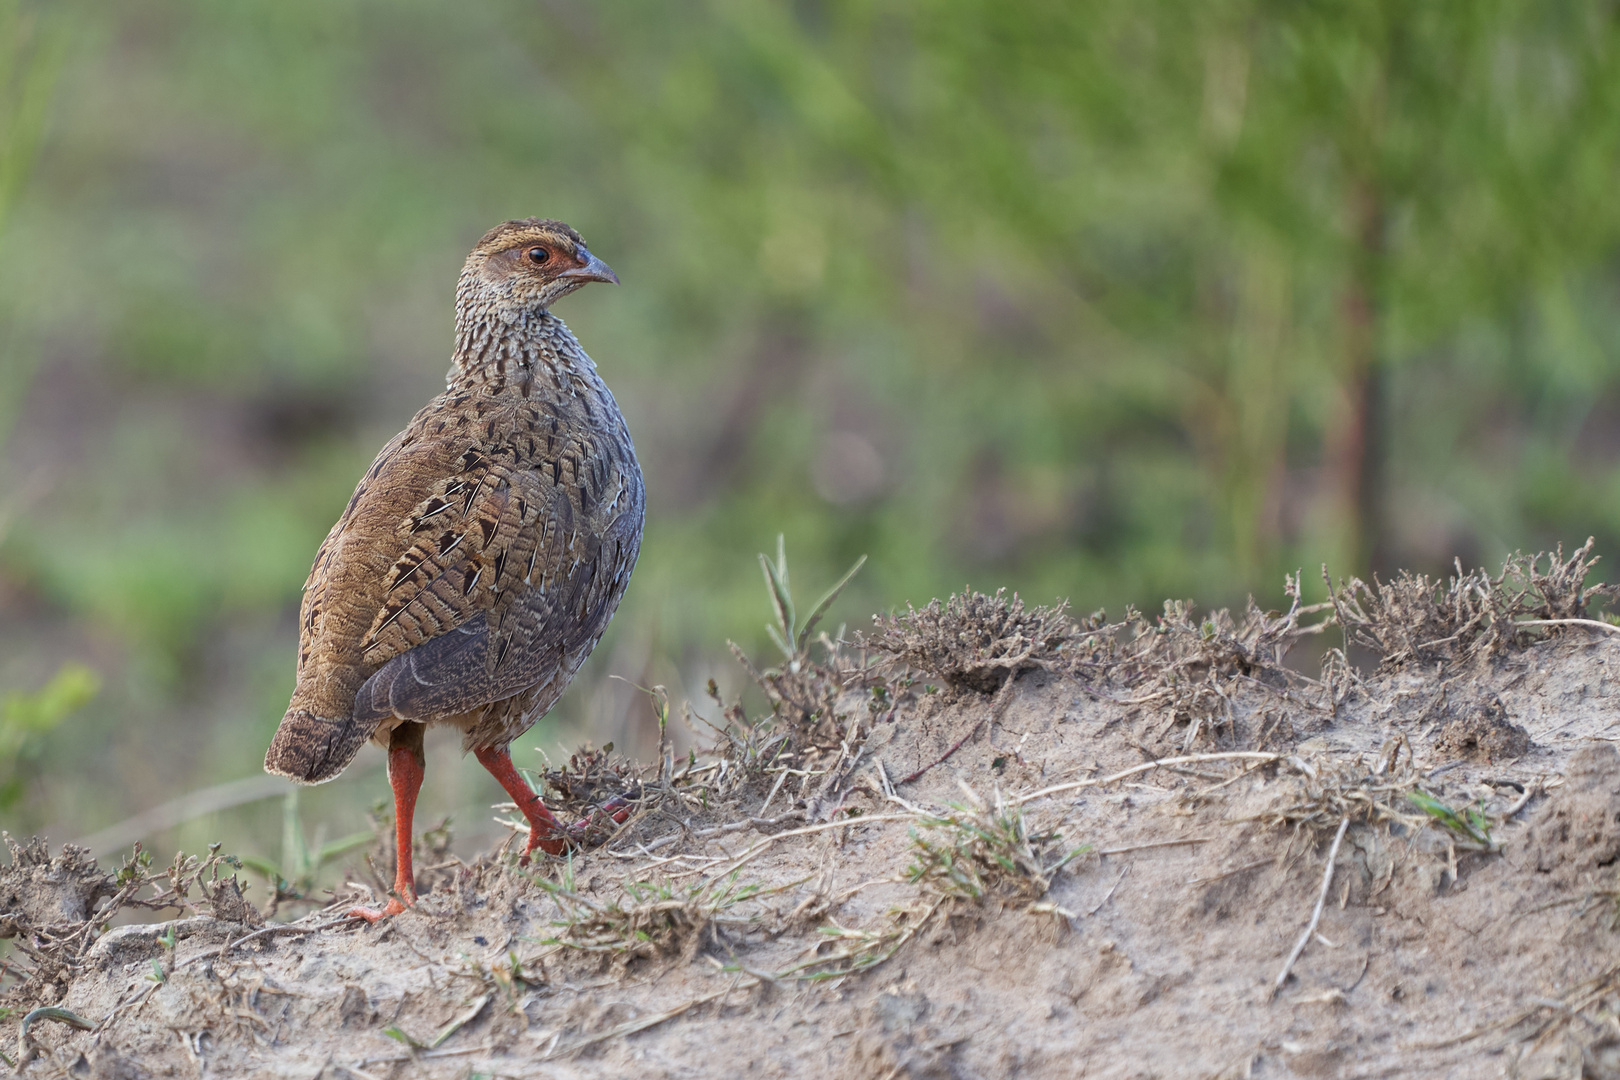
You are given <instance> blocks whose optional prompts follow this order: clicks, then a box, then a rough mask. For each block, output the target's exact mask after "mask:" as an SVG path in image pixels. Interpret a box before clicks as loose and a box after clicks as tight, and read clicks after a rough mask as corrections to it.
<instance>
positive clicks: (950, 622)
mask: <svg viewBox="0 0 1620 1080" xmlns="http://www.w3.org/2000/svg"><path fill="white" fill-rule="evenodd" d="M1067 608H1068V604H1067V603H1061V604H1057V605H1055V606H1053V607H1034V608H1026V607H1025V606H1024V601H1023V600H1022V599H1020V598H1019V596H1018V594H1017V593H1013V594H1012V596H1011V597H1009V596H1008V595H1007V590H1005V589H998V590H997V591H996V594H995V595H994V596H986V595H985V594H984V593H977V592H964V593H959V594H956V595H954V596H952V597H951V598H950V599H948V600H946V601H945V602H944V603H943V604H941V603H940V602H939V601H938V600H934V601H931V602H930V603H929V605H928V606H927V607H925V608H922V609H920V610H919V609H917V608H914V607H912V606H911V605H909V604H908V605H906V610H905V611H904V612H903V613H900V614H897V615H887V616H884V615H879V616H877V617H875V618H874V619H873V622H874V623H875V624H876V627H877V630H876V632H875V633H873V634H872V635H871V636H869V637H868V636H863V637H862V638H861V645H862V646H863V647H865V648H867V649H870V650H871V651H872V652H875V653H877V654H879V655H880V656H883V657H885V658H886V666H889V667H891V668H910V669H911V670H914V671H918V672H922V673H924V674H927V675H931V676H933V677H934V678H937V679H940V680H941V681H943V682H944V683H946V684H947V685H949V686H952V687H958V688H966V689H969V690H975V691H977V692H979V693H981V694H993V693H995V692H996V691H997V690H998V689H1000V688H1001V686H1002V684H1003V683H1005V682H1006V681H1007V680H1008V679H1009V678H1014V677H1016V676H1017V674H1018V673H1019V672H1020V671H1029V670H1033V669H1035V668H1039V667H1054V666H1059V665H1061V664H1062V662H1063V660H1064V657H1063V655H1062V654H1063V653H1064V651H1065V650H1067V649H1070V648H1071V647H1072V646H1073V645H1075V644H1076V643H1078V642H1079V641H1080V640H1081V639H1082V638H1083V637H1084V636H1085V635H1084V633H1083V632H1082V630H1081V628H1080V627H1078V626H1077V625H1076V624H1075V622H1074V620H1072V619H1070V618H1069V617H1068V615H1067V614H1066V611H1067Z"/></svg>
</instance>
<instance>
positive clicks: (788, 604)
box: [759, 533, 866, 671]
mask: <svg viewBox="0 0 1620 1080" xmlns="http://www.w3.org/2000/svg"><path fill="white" fill-rule="evenodd" d="M865 565H866V556H865V555H862V556H861V557H860V558H859V559H856V560H855V565H854V566H851V567H850V568H849V569H848V570H847V571H845V573H844V576H843V577H841V578H839V579H838V583H837V584H836V585H834V586H833V587H832V588H830V589H828V590H827V592H826V593H825V594H824V595H823V596H822V598H821V599H820V600H817V601H816V605H815V607H813V608H811V609H810V614H809V616H808V617H807V618H806V619H805V620H804V622H803V624H800V622H799V616H798V612H797V609H795V608H794V606H793V590H792V588H791V586H790V585H789V582H788V564H787V538H786V536H785V535H783V534H782V533H777V534H776V561H775V562H774V563H773V562H771V560H770V559H768V558H766V557H765V556H764V554H761V555H760V557H759V567H760V569H761V570H763V571H764V572H765V588H766V589H767V590H768V591H769V592H770V594H771V605H772V607H774V608H775V610H776V623H775V625H772V624H770V623H766V624H765V632H766V633H767V634H770V635H771V640H772V641H774V642H776V647H777V648H778V649H781V650H782V656H783V658H784V659H785V660H786V661H787V663H788V665H789V666H790V668H791V669H792V670H794V671H797V670H798V665H799V663H800V661H802V660H803V658H804V656H805V654H806V650H807V648H808V646H809V642H810V634H811V632H812V631H813V630H815V628H816V624H817V623H819V622H820V621H821V617H822V616H823V615H825V614H826V613H827V609H828V608H829V607H831V606H832V602H833V601H834V600H836V599H838V594H839V593H841V592H843V591H844V587H845V586H846V585H848V584H849V583H850V581H851V579H853V578H854V577H855V575H856V574H858V573H860V570H861V567H863V566H865Z"/></svg>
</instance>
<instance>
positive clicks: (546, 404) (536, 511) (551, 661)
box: [264, 218, 646, 922]
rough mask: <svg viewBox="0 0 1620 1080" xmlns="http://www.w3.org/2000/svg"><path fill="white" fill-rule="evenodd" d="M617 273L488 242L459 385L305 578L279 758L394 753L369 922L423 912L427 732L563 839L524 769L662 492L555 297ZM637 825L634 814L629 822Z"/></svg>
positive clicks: (567, 239) (371, 472)
mask: <svg viewBox="0 0 1620 1080" xmlns="http://www.w3.org/2000/svg"><path fill="white" fill-rule="evenodd" d="M593 281H597V282H607V283H610V284H614V285H617V284H618V281H619V279H618V277H617V275H615V274H614V272H613V271H612V270H611V269H609V267H608V266H607V264H606V263H604V262H603V261H602V260H601V259H599V258H597V256H595V255H594V254H592V253H591V251H590V250H589V249H588V248H587V247H586V245H585V241H584V239H583V238H582V237H581V236H580V235H579V233H577V232H575V231H574V230H573V229H572V228H570V227H569V226H567V225H565V224H563V223H562V222H560V221H554V220H542V219H540V218H525V219H522V220H515V221H507V222H504V223H502V224H500V225H497V226H496V227H495V228H493V229H491V230H490V231H489V232H487V233H485V234H484V236H483V238H482V239H480V240H479V241H478V243H477V245H476V246H474V247H473V249H472V252H471V253H470V254H469V255H468V256H467V260H466V262H465V264H464V265H463V267H462V270H461V276H460V278H459V280H458V282H457V285H456V308H455V312H456V330H455V347H454V352H453V355H452V359H451V364H450V371H449V374H448V376H447V377H446V380H445V390H444V392H443V393H442V394H440V395H439V396H437V397H435V398H434V399H433V400H432V401H430V402H429V403H428V404H427V406H426V407H425V408H423V409H422V410H421V411H420V412H418V413H417V414H416V416H415V418H414V419H412V420H411V422H410V424H409V425H407V426H406V428H405V430H403V431H401V432H400V433H399V434H398V435H396V436H394V438H393V439H392V440H390V441H389V442H388V444H387V445H386V446H384V447H383V449H382V451H381V452H380V453H378V455H377V458H376V460H375V461H374V462H372V464H371V467H370V468H369V469H367V470H366V472H365V475H364V476H363V477H362V478H361V480H360V482H359V484H358V486H356V488H355V490H354V495H353V497H352V498H350V500H349V503H348V506H347V508H346V509H345V510H344V511H343V513H342V515H341V516H340V517H339V518H338V520H337V523H336V524H335V525H333V526H332V529H331V531H330V532H329V533H328V534H327V537H326V540H325V541H324V542H323V543H322V544H321V546H320V549H319V551H318V552H317V553H316V556H315V563H314V566H313V568H312V569H311V570H310V573H309V578H308V580H307V581H306V582H305V583H304V592H303V600H302V603H301V605H300V610H299V647H298V669H297V684H296V686H295V687H294V690H293V694H292V699H291V701H290V702H289V704H288V707H287V711H286V714H285V715H284V716H283V717H282V719H281V723H280V725H279V726H278V727H277V729H276V733H275V735H274V737H273V738H272V740H271V743H270V748H269V750H268V752H267V753H266V754H265V759H264V767H265V770H266V771H267V772H270V773H272V774H274V775H278V776H284V777H287V778H288V779H290V780H293V781H295V782H297V783H300V784H320V783H324V782H326V781H328V780H331V779H332V778H334V777H336V776H337V775H338V774H339V773H341V772H342V771H343V770H344V769H345V768H346V767H347V766H348V765H349V763H350V762H352V761H353V760H354V759H355V756H356V755H357V754H358V753H359V752H360V749H361V747H363V746H364V745H365V744H366V742H367V741H371V742H375V743H377V744H378V745H379V746H381V747H382V748H384V749H385V750H386V751H387V755H388V780H389V784H390V786H391V787H392V788H393V794H394V828H395V843H396V845H397V851H398V858H397V861H396V864H395V866H396V875H395V881H394V888H393V890H392V894H391V896H390V898H389V900H388V903H387V904H386V905H385V906H384V907H383V908H381V909H380V910H378V909H374V908H367V907H357V908H355V909H354V910H353V911H352V912H351V913H350V914H352V915H356V916H359V917H361V918H364V919H366V920H368V921H370V922H376V921H378V920H380V919H384V918H387V917H389V916H392V915H397V914H399V913H400V912H401V911H404V910H405V908H407V907H409V906H410V905H412V904H414V903H415V901H416V890H415V883H414V878H413V874H412V867H411V835H412V834H411V824H412V817H413V815H414V813H415V808H416V798H417V793H418V791H419V790H420V789H421V786H422V777H423V772H424V770H425V768H426V757H425V755H424V753H423V733H424V731H425V729H426V728H427V727H428V726H429V725H448V726H450V727H452V728H456V729H458V730H460V731H461V732H462V735H463V750H464V752H465V751H469V750H470V751H471V752H472V753H473V755H474V756H475V757H476V758H477V759H478V761H479V762H480V763H481V764H482V765H483V766H484V768H486V769H487V770H488V771H489V772H490V774H491V775H492V776H494V778H495V779H496V780H497V781H498V782H499V783H500V785H501V787H503V788H504V789H505V790H506V792H507V794H508V795H510V796H511V798H512V799H513V801H514V802H516V803H517V807H518V810H519V811H520V812H521V813H522V814H523V816H524V818H525V819H526V820H527V822H528V825H529V837H528V844H527V846H526V847H525V849H524V852H523V855H522V859H523V861H524V862H527V861H528V860H529V858H530V856H531V855H532V854H533V852H534V851H535V850H536V849H537V848H538V849H540V850H542V851H544V852H547V853H548V854H552V855H560V854H562V853H563V852H564V851H565V850H566V849H567V847H568V846H569V844H570V843H572V842H574V841H577V840H578V839H580V838H581V837H582V836H583V834H584V827H585V826H586V825H587V824H589V823H590V822H589V820H586V821H581V822H578V823H576V824H575V825H574V826H572V827H565V826H564V825H563V824H562V823H561V822H560V821H558V819H557V818H556V817H555V816H554V815H553V814H552V813H551V811H550V810H548V809H547V808H546V806H545V803H544V802H543V801H542V800H541V798H540V796H539V795H538V794H537V793H536V792H535V791H534V790H533V789H532V788H530V786H529V784H528V783H527V781H525V780H524V779H523V777H522V776H520V775H519V774H518V772H517V769H516V768H515V767H514V766H513V764H512V756H511V751H510V749H509V746H510V744H511V742H512V740H513V739H515V738H516V737H517V736H519V735H521V734H522V733H523V732H524V731H526V730H528V728H529V727H530V726H531V725H533V724H534V722H535V721H536V720H537V719H539V718H540V717H541V716H543V715H545V713H547V712H548V711H549V710H550V709H551V708H552V706H553V705H555V704H556V702H557V700H558V699H559V698H560V697H561V696H562V694H563V691H564V690H566V689H567V687H568V684H569V683H570V682H571V681H572V680H573V678H574V675H575V674H576V673H577V672H578V671H579V668H580V665H581V664H582V663H583V662H584V661H585V658H586V657H587V656H588V655H589V654H590V652H591V650H592V649H593V648H595V646H596V643H597V642H598V641H599V640H600V639H601V637H602V633H603V631H604V630H606V629H607V625H608V621H609V620H610V619H612V617H613V613H614V612H615V610H617V608H618V606H619V601H620V599H621V598H622V597H623V596H624V592H625V588H626V587H627V585H628V584H629V581H630V575H631V572H632V570H634V568H635V564H636V559H637V557H638V555H639V554H640V551H641V534H642V527H643V523H644V519H645V513H646V490H645V487H644V484H643V481H642V475H641V467H640V465H639V464H638V462H637V460H636V453H635V446H634V444H633V443H632V441H631V438H630V432H629V429H628V427H627V426H626V424H625V419H624V415H623V413H621V412H620V410H619V406H618V404H617V403H616V402H615V401H614V399H613V395H612V394H611V393H610V392H609V391H608V388H607V384H606V383H605V382H603V380H602V377H601V376H600V375H599V374H598V373H597V370H596V366H595V364H594V363H592V361H591V359H590V357H589V356H587V355H586V353H585V350H584V349H583V348H581V347H580V344H579V342H578V341H577V340H576V339H575V337H574V335H573V334H572V333H571V332H570V331H569V329H568V327H567V325H566V324H565V323H564V322H563V321H562V320H561V319H560V318H558V317H557V316H556V315H554V314H552V312H551V306H552V304H554V303H555V302H556V301H557V300H559V299H561V298H562V297H564V296H566V295H567V294H569V293H571V292H573V291H574V290H576V289H578V288H580V287H582V286H584V285H586V284H588V283H590V282H593ZM627 813H628V810H619V811H618V813H617V816H615V820H620V821H622V820H623V818H624V816H625V815H626V814H627Z"/></svg>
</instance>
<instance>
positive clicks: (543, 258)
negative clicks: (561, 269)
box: [524, 247, 551, 266]
mask: <svg viewBox="0 0 1620 1080" xmlns="http://www.w3.org/2000/svg"><path fill="white" fill-rule="evenodd" d="M524 254H525V255H527V256H528V257H529V261H530V262H532V263H534V265H536V266H544V265H545V264H546V263H548V262H550V261H551V252H549V251H547V250H546V249H545V248H543V247H532V248H530V249H529V250H528V251H526V252H524Z"/></svg>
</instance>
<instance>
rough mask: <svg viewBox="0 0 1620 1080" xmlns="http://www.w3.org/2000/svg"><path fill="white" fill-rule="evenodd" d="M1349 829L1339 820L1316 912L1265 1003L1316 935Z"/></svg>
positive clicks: (1286, 977)
mask: <svg viewBox="0 0 1620 1080" xmlns="http://www.w3.org/2000/svg"><path fill="white" fill-rule="evenodd" d="M1349 828H1350V819H1349V818H1348V817H1342V818H1340V819H1339V831H1338V832H1336V833H1334V834H1333V846H1332V847H1330V848H1328V856H1327V869H1326V870H1324V871H1323V872H1322V891H1321V892H1320V893H1318V894H1317V897H1316V910H1314V911H1312V912H1311V921H1310V925H1309V926H1307V927H1305V932H1304V933H1303V934H1301V935H1300V936H1299V940H1298V941H1297V942H1295V943H1294V951H1293V952H1291V953H1289V954H1288V962H1287V963H1285V964H1284V965H1283V967H1282V971H1281V972H1279V973H1278V974H1277V981H1276V982H1274V983H1272V984H1271V993H1270V994H1268V995H1267V996H1266V1000H1267V1001H1271V1000H1274V999H1275V998H1276V997H1277V991H1279V990H1281V989H1282V985H1283V983H1285V982H1287V981H1288V973H1289V972H1290V971H1292V970H1294V961H1296V960H1298V959H1299V957H1300V954H1301V953H1303V952H1304V951H1305V946H1306V945H1308V944H1309V943H1310V940H1311V935H1312V934H1315V933H1316V927H1317V924H1318V923H1320V922H1321V921H1322V907H1323V905H1325V904H1326V903H1327V897H1328V889H1329V888H1330V887H1332V885H1333V860H1335V859H1337V858H1338V857H1339V843H1340V842H1341V841H1342V840H1343V839H1344V834H1345V830H1347V829H1349Z"/></svg>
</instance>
